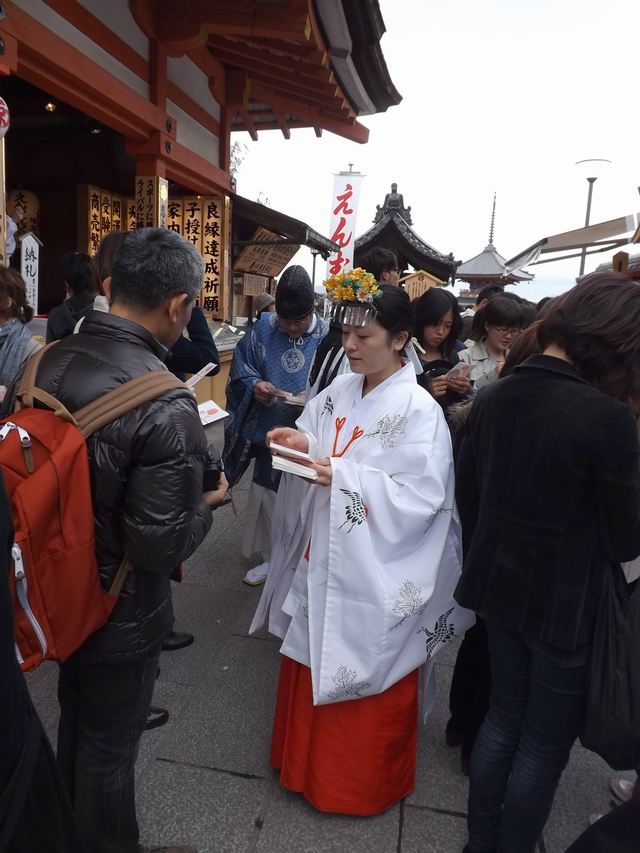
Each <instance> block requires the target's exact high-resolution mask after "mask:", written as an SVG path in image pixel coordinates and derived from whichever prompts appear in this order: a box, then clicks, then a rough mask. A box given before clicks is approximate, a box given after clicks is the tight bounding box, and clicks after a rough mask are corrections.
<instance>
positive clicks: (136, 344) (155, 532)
mask: <svg viewBox="0 0 640 853" xmlns="http://www.w3.org/2000/svg"><path fill="white" fill-rule="evenodd" d="M165 354H166V353H165V350H164V348H163V347H162V346H161V345H160V344H159V343H158V341H157V340H156V339H155V338H154V337H153V336H152V335H151V334H150V333H149V332H148V331H147V330H146V329H144V328H143V327H142V326H139V325H138V324H137V323H132V322H130V321H128V320H124V319H122V318H120V317H116V316H114V315H111V314H104V313H102V312H99V311H92V312H91V313H90V314H89V315H88V316H87V318H86V320H85V321H84V323H83V325H82V330H81V331H80V333H79V334H77V335H72V336H70V337H68V338H65V339H64V340H63V341H60V342H59V343H58V344H56V346H55V347H53V349H52V350H51V351H49V352H46V353H45V354H44V356H43V358H42V362H41V364H40V366H39V368H38V376H37V384H38V386H39V387H40V388H42V389H44V390H45V391H48V392H49V393H50V394H53V395H54V397H56V398H57V399H58V400H60V401H61V402H62V403H64V405H65V406H66V407H67V409H69V410H70V411H71V412H73V411H77V410H78V409H80V408H81V407H82V406H84V405H86V404H88V403H90V402H92V401H93V400H95V399H96V398H97V397H99V396H101V395H102V394H105V393H106V392H107V391H111V390H112V389H114V388H117V387H118V386H119V385H120V384H122V383H123V382H126V381H127V380H128V379H133V378H134V377H136V376H139V375H141V374H143V373H145V372H147V371H151V370H162V369H163V359H164V356H165ZM206 446H207V442H206V439H205V435H204V430H203V428H202V425H201V423H200V419H199V417H198V410H197V406H196V403H195V400H194V399H193V397H192V396H191V395H190V393H189V392H188V391H187V390H186V389H185V390H184V391H183V390H182V389H178V390H176V391H170V392H168V393H167V394H164V395H163V396H162V397H159V398H158V399H157V400H154V401H152V402H150V403H146V404H144V405H143V406H140V407H139V408H138V409H136V410H134V411H132V412H129V413H128V414H126V415H123V416H122V417H121V418H119V419H118V420H116V421H114V422H113V423H111V424H107V426H105V427H103V428H102V429H100V430H99V431H98V432H96V433H94V435H93V436H91V438H90V439H89V441H88V449H89V462H90V467H91V487H92V494H93V508H94V515H95V521H96V552H97V556H98V564H99V566H100V575H101V581H102V585H103V588H104V589H108V588H109V586H110V584H111V582H112V581H113V578H114V576H115V573H116V571H117V569H118V566H119V564H120V562H121V560H122V557H123V555H125V554H126V556H127V557H128V558H129V559H130V560H131V562H132V563H133V566H134V570H133V571H132V572H131V573H130V574H129V575H128V578H127V581H126V583H125V587H124V589H123V592H122V595H121V599H120V601H119V602H118V604H117V605H116V607H115V609H114V611H113V614H112V616H111V619H110V621H109V623H108V624H107V625H105V627H104V628H101V629H100V630H99V631H96V632H95V634H93V635H92V636H91V637H89V639H88V640H87V641H86V642H85V643H84V645H83V646H82V647H81V649H80V650H79V651H78V652H76V654H80V655H82V656H88V657H90V658H91V659H93V660H102V661H107V660H133V659H135V658H136V657H140V656H141V655H142V654H144V653H145V652H146V651H147V650H148V649H150V648H152V647H153V646H155V645H157V644H158V643H159V642H160V641H161V640H162V639H163V638H164V636H165V635H166V634H167V633H168V632H169V631H170V630H171V626H172V623H173V610H172V605H171V592H170V586H169V575H170V574H171V572H172V571H173V570H174V569H175V568H176V566H177V565H178V564H179V563H180V562H181V561H182V560H185V559H186V558H187V557H188V556H189V555H190V554H191V553H192V552H193V551H194V550H195V549H196V548H197V546H198V545H199V544H200V542H201V541H202V540H203V538H204V537H205V535H206V533H207V531H208V530H209V527H210V526H211V510H210V509H209V508H208V507H207V505H206V504H205V503H204V502H203V501H202V481H203V474H204V464H205V452H206Z"/></svg>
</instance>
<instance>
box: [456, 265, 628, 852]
mask: <svg viewBox="0 0 640 853" xmlns="http://www.w3.org/2000/svg"><path fill="white" fill-rule="evenodd" d="M538 339H539V341H540V344H541V346H542V349H543V352H542V354H541V355H533V356H531V357H530V358H528V359H527V360H526V361H525V362H524V363H523V364H522V365H521V366H520V367H518V368H516V369H515V371H514V373H513V375H511V376H508V377H507V378H505V379H503V380H502V381H500V382H497V383H494V384H492V385H490V386H489V387H487V389H486V390H484V391H483V392H482V393H481V394H480V395H479V397H478V399H477V400H476V402H475V404H474V406H473V408H472V410H471V412H470V414H469V417H468V418H467V421H466V424H465V433H464V439H463V442H462V446H461V448H460V453H459V456H458V464H457V470H456V474H457V479H458V489H457V498H458V505H459V509H460V514H461V518H462V525H463V538H464V540H465V563H464V568H463V572H462V577H461V579H460V582H459V584H458V588H457V590H456V599H457V601H458V602H459V603H460V604H462V605H463V606H465V607H468V608H470V609H472V610H475V611H476V612H478V613H479V614H480V615H481V616H482V617H483V619H484V620H485V621H486V624H487V631H488V635H489V650H490V656H491V679H492V690H491V702H490V710H489V713H488V714H487V717H486V719H485V722H484V723H483V725H482V728H481V730H480V734H479V735H478V738H477V740H476V744H475V747H474V751H473V755H472V758H471V786H470V793H469V818H468V825H469V843H468V845H467V847H466V848H465V849H466V851H468V853H485V851H499V853H533V850H534V848H535V845H536V843H537V840H538V837H539V835H540V832H541V831H542V828H543V826H544V823H545V821H546V819H547V817H548V814H549V811H550V809H551V804H552V801H553V796H554V793H555V789H556V786H557V783H558V780H559V778H560V775H561V773H562V771H563V769H564V767H565V766H566V763H567V760H568V758H569V752H570V750H571V746H572V744H573V742H574V740H575V738H576V736H577V734H578V731H579V727H580V723H581V717H582V714H583V710H584V704H585V703H584V695H585V689H586V677H587V664H588V659H589V651H590V646H591V642H592V637H593V631H594V622H595V615H596V610H597V603H598V598H599V595H600V590H601V582H602V577H603V575H604V572H606V571H611V570H612V563H614V562H623V561H627V560H631V559H634V558H635V557H637V556H638V554H639V553H640V444H639V442H638V427H637V423H636V413H637V412H638V411H640V287H639V286H638V284H637V283H635V282H633V281H631V280H630V279H626V278H625V277H624V276H622V275H618V274H594V275H591V276H588V277H587V278H586V279H585V280H584V281H583V282H582V283H581V284H579V285H577V286H576V287H574V288H573V289H572V290H571V291H569V292H568V293H567V294H565V296H563V297H561V298H559V299H558V300H557V302H556V303H555V304H554V305H553V308H552V309H551V310H550V312H549V314H548V315H547V316H546V317H545V318H544V319H543V321H542V322H541V324H540V326H539V328H538Z"/></svg>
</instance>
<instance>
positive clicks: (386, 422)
mask: <svg viewBox="0 0 640 853" xmlns="http://www.w3.org/2000/svg"><path fill="white" fill-rule="evenodd" d="M408 423H409V418H408V417H405V416H404V415H385V416H384V417H383V418H380V420H379V421H378V423H377V424H376V428H375V430H374V431H373V432H370V433H367V438H373V436H376V435H377V436H378V439H379V441H380V444H381V445H382V449H383V450H391V448H392V447H395V446H396V444H397V443H398V442H399V441H400V439H401V438H402V436H403V435H404V433H405V428H406V426H407V424H408Z"/></svg>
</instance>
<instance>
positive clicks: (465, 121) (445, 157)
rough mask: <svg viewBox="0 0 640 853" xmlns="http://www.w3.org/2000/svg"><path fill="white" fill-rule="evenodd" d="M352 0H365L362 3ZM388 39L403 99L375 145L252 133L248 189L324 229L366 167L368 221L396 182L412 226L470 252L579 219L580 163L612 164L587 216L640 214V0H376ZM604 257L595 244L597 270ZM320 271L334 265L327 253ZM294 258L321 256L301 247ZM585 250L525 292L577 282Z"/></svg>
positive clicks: (241, 137) (522, 242)
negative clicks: (351, 174)
mask: <svg viewBox="0 0 640 853" xmlns="http://www.w3.org/2000/svg"><path fill="white" fill-rule="evenodd" d="M354 2H355V0H354ZM380 7H381V10H382V14H383V17H384V21H385V24H386V28H387V32H386V34H385V35H384V36H383V38H382V49H383V52H384V56H385V59H386V62H387V65H388V68H389V72H390V75H391V79H392V80H393V82H394V84H395V86H396V88H397V89H398V91H399V92H400V93H401V95H402V96H403V100H402V102H401V104H400V105H399V106H398V107H392V108H391V109H389V110H388V111H387V112H386V113H383V114H381V115H377V116H371V117H365V118H363V119H361V121H362V122H363V123H364V124H366V125H367V127H369V128H370V137H369V142H368V143H367V144H366V145H358V144H356V143H353V142H349V141H347V140H345V139H342V138H341V137H338V136H335V135H333V134H331V133H327V132H324V133H323V135H322V138H320V139H318V138H316V136H315V133H314V132H313V130H294V131H292V134H291V139H290V140H288V141H287V140H285V139H284V137H283V136H282V134H281V133H280V132H276V131H266V132H264V133H261V134H260V138H259V140H258V142H257V143H254V142H252V141H251V139H250V137H249V136H248V134H245V133H241V134H234V135H233V139H235V140H238V141H241V142H243V143H246V145H247V147H248V151H247V155H246V157H245V160H244V162H243V163H242V165H241V167H240V170H239V172H238V176H237V179H238V192H240V193H241V194H242V195H245V196H247V197H249V198H253V199H255V198H256V197H258V195H259V194H262V196H263V197H265V196H266V197H267V198H268V199H269V203H270V205H271V206H272V207H273V208H275V209H278V210H281V211H282V212H284V213H287V214H289V215H291V216H295V217H297V218H298V219H302V220H303V221H305V222H307V223H308V224H309V225H310V226H311V227H313V228H315V229H316V230H318V231H319V232H320V233H321V234H325V235H327V236H328V233H329V214H330V211H329V205H330V196H331V189H332V184H333V177H332V174H333V173H334V172H337V171H340V170H346V169H347V168H348V164H349V163H353V164H354V169H355V170H357V171H360V172H363V173H365V174H366V176H367V177H366V178H365V181H364V183H363V189H362V196H361V199H360V208H359V213H358V226H357V228H356V232H357V233H358V234H360V233H362V232H364V231H366V230H367V229H368V228H369V227H370V225H371V221H372V219H373V216H374V213H375V209H376V204H382V202H383V200H384V196H385V193H387V192H388V191H389V188H390V185H391V183H392V182H393V181H395V182H397V184H398V191H399V192H401V193H402V194H403V195H404V200H405V204H407V205H409V204H410V205H411V208H412V215H413V228H414V230H415V231H417V233H418V234H419V235H420V236H421V237H422V238H423V239H425V240H426V241H427V242H428V243H430V244H431V245H433V246H435V248H437V249H438V250H439V251H441V252H443V253H445V254H448V253H449V252H453V253H454V255H455V257H456V259H458V260H463V261H464V260H468V259H469V258H470V257H472V256H473V255H475V254H477V253H478V252H480V251H481V250H482V249H483V248H484V246H485V245H486V243H487V238H488V232H489V218H490V212H491V204H492V199H493V192H494V190H495V191H496V192H497V195H498V199H497V210H496V226H495V238H494V243H495V245H496V248H497V249H498V251H499V252H500V253H501V254H502V255H504V256H505V257H507V258H508V257H511V256H513V255H515V254H516V253H517V252H519V251H520V250H522V249H524V248H526V247H527V246H529V245H530V244H531V243H533V242H535V241H536V240H538V239H540V238H541V237H544V236H548V235H551V234H554V233H558V232H560V231H566V230H569V229H572V228H578V227H580V226H581V225H583V224H584V217H585V208H586V198H587V181H586V175H585V173H584V172H582V171H580V169H579V168H577V167H576V166H575V165H574V163H575V162H576V161H577V160H581V159H584V158H591V157H602V158H608V159H610V160H612V161H613V164H612V165H611V166H610V167H609V168H608V169H607V171H606V173H603V174H602V175H601V176H600V177H599V178H598V181H597V182H596V184H595V187H594V194H593V204H592V212H591V222H592V223H595V222H601V221H604V220H606V219H610V218H613V217H615V216H621V215H625V214H628V213H634V212H636V211H640V195H639V194H638V189H637V188H638V186H639V185H640V142H639V139H638V133H639V131H640V111H639V109H638V102H637V70H638V61H639V60H638V37H639V34H640V3H637V2H635V0H607V2H606V3H603V2H601V0H485V2H483V3H478V2H477V0H380ZM608 257H610V255H593V256H591V257H587V266H586V271H587V272H589V271H591V270H593V269H595V267H596V266H597V265H598V264H599V263H602V261H603V260H604V259H606V258H608ZM320 261H321V259H319V265H318V270H317V274H316V282H317V283H319V282H321V280H322V278H324V272H325V265H324V263H320ZM294 263H302V264H304V265H305V266H307V267H308V268H309V269H310V268H311V258H310V254H309V253H308V252H307V251H302V250H301V251H300V252H299V253H298V255H297V256H296V258H295V259H294ZM578 267H579V260H578V259H576V260H575V261H565V262H557V263H552V264H542V265H536V266H533V267H531V268H530V271H531V272H534V273H535V275H536V278H535V279H534V281H533V282H531V283H530V284H525V285H520V286H519V288H518V289H517V292H518V293H521V294H522V295H523V296H527V297H529V298H533V299H535V300H537V299H540V298H541V297H542V296H545V295H553V294H554V293H558V292H561V291H562V290H564V289H566V288H567V287H569V286H571V284H572V283H573V280H574V278H575V276H576V275H577V272H578Z"/></svg>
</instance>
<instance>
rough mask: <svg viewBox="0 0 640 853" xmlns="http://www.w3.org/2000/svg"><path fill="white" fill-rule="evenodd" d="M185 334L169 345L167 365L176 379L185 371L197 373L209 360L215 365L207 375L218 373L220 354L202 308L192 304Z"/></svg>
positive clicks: (182, 375)
mask: <svg viewBox="0 0 640 853" xmlns="http://www.w3.org/2000/svg"><path fill="white" fill-rule="evenodd" d="M186 328H187V335H188V337H185V335H180V337H179V338H178V340H177V341H176V342H175V344H174V345H173V346H172V347H171V350H170V352H169V355H168V357H167V367H168V368H169V370H170V371H171V372H172V373H173V374H175V375H176V376H177V377H178V379H185V378H186V375H187V373H197V372H198V371H199V370H202V368H203V367H205V365H207V364H209V362H213V364H215V367H214V368H213V369H212V370H210V371H209V373H207V376H215V375H216V374H217V373H220V356H219V355H218V348H217V347H216V342H215V341H214V340H213V335H212V334H211V329H210V328H209V324H208V322H207V318H206V317H205V316H204V312H203V310H202V308H199V307H198V306H197V305H194V306H193V311H192V312H191V319H190V320H189V322H188V323H187V327H186Z"/></svg>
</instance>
